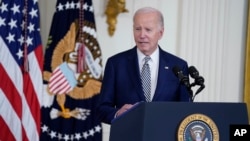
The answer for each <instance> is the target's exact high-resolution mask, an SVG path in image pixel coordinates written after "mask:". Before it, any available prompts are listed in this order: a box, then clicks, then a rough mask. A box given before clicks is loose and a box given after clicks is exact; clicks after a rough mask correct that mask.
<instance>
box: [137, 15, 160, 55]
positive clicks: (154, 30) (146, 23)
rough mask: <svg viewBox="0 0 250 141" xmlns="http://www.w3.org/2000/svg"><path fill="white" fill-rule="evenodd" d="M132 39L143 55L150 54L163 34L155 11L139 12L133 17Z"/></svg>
mask: <svg viewBox="0 0 250 141" xmlns="http://www.w3.org/2000/svg"><path fill="white" fill-rule="evenodd" d="M133 31H134V40H135V42H136V45H137V47H138V48H139V50H140V51H141V52H143V53H144V54H145V55H150V54H151V53H152V52H154V50H155V49H156V48H157V46H158V40H160V39H161V37H162V35H163V31H164V29H163V27H161V24H160V21H159V17H158V16H157V13H152V12H150V13H139V14H137V15H135V17H134V26H133Z"/></svg>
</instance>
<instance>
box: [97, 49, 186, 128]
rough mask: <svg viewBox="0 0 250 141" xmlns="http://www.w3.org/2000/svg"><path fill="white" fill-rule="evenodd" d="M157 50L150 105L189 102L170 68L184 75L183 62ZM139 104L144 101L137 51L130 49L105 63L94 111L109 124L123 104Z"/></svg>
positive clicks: (183, 87) (182, 87)
mask: <svg viewBox="0 0 250 141" xmlns="http://www.w3.org/2000/svg"><path fill="white" fill-rule="evenodd" d="M159 51H160V53H159V57H160V59H159V72H158V80H157V86H156V90H155V94H154V97H153V100H152V102H154V101H189V93H188V90H187V88H186V87H185V86H184V85H183V84H181V83H180V81H179V79H178V78H177V77H176V76H175V74H174V73H173V71H172V68H173V67H174V66H178V67H179V68H180V69H181V70H182V71H183V73H184V74H185V75H187V72H188V65H187V62H186V61H184V60H182V59H181V58H179V57H177V56H174V55H172V54H170V53H167V52H165V51H163V50H162V49H161V48H160V47H159ZM140 101H145V97H144V95H143V91H142V85H141V80H140V69H139V63H138V57H137V51H136V47H134V48H132V49H130V50H127V51H124V52H121V53H119V54H117V55H114V56H112V57H110V58H109V59H108V60H107V63H106V67H105V71H104V77H103V82H102V88H101V93H100V103H99V105H98V111H97V112H98V114H99V115H100V118H101V121H102V122H104V123H108V124H110V123H111V121H112V120H113V119H114V117H115V113H116V112H117V111H118V110H119V108H121V107H122V106H123V105H124V104H135V103H137V102H140Z"/></svg>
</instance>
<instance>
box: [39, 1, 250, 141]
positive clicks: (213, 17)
mask: <svg viewBox="0 0 250 141" xmlns="http://www.w3.org/2000/svg"><path fill="white" fill-rule="evenodd" d="M126 2H127V6H126V8H127V9H128V10H129V12H128V13H122V14H120V15H119V16H118V24H117V30H116V31H115V34H114V36H113V37H110V36H109V35H108V32H107V24H106V17H105V16H104V10H105V6H106V3H107V0H93V4H94V10H95V18H96V24H97V34H98V40H99V43H100V46H101V49H102V54H103V66H105V63H106V60H107V58H108V57H110V56H111V55H113V54H116V53H118V52H120V51H123V50H126V49H129V48H131V47H133V46H134V41H133V34H132V16H133V13H134V11H135V10H136V9H137V8H139V7H142V6H153V7H156V8H158V9H159V10H161V11H162V12H163V14H164V18H165V34H164V37H163V38H162V40H161V41H160V45H161V47H162V48H163V49H165V50H167V51H169V52H171V53H174V54H176V55H178V56H180V57H182V58H184V59H186V60H187V61H188V62H189V64H190V65H194V66H196V68H197V69H198V70H199V71H200V74H201V75H202V76H204V78H205V84H206V88H205V89H204V91H202V93H201V94H199V95H198V96H197V99H196V101H219V102H241V101H242V95H243V80H244V79H243V71H244V51H245V34H246V21H247V20H246V17H247V0H203V1H201V0H127V1H126ZM39 3H40V12H41V34H42V38H43V39H42V40H43V43H44V46H45V44H46V40H47V36H48V34H49V29H50V24H51V20H52V15H53V13H54V9H55V3H56V0H40V1H39ZM194 90H195V89H194ZM108 136H109V126H108V125H104V140H105V141H107V140H108Z"/></svg>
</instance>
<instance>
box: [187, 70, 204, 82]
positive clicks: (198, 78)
mask: <svg viewBox="0 0 250 141" xmlns="http://www.w3.org/2000/svg"><path fill="white" fill-rule="evenodd" d="M188 71H189V74H190V76H191V77H192V78H194V83H195V84H197V85H204V81H205V80H204V78H203V77H202V76H199V72H198V71H197V69H196V68H195V67H194V66H190V67H189V68H188Z"/></svg>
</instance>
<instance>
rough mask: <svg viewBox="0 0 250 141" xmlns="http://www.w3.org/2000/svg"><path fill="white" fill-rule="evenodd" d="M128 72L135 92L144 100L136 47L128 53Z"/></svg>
mask: <svg viewBox="0 0 250 141" xmlns="http://www.w3.org/2000/svg"><path fill="white" fill-rule="evenodd" d="M127 69H128V73H129V77H130V79H131V80H132V82H131V83H133V86H135V90H136V93H137V94H138V95H139V97H140V98H141V100H144V99H145V97H144V95H143V91H142V87H141V78H140V70H139V64H138V57H137V52H136V48H133V49H132V50H131V54H129V55H128V68H127Z"/></svg>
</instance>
